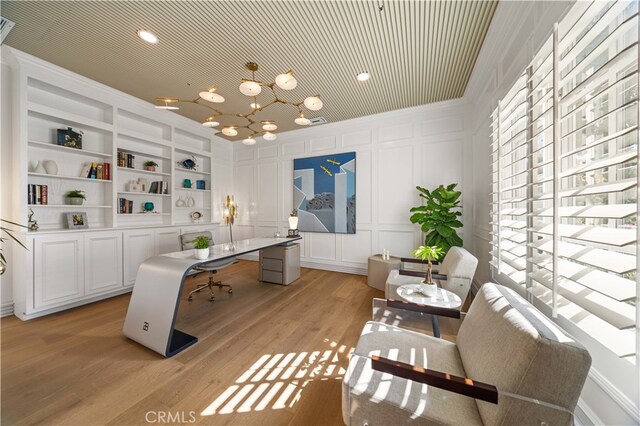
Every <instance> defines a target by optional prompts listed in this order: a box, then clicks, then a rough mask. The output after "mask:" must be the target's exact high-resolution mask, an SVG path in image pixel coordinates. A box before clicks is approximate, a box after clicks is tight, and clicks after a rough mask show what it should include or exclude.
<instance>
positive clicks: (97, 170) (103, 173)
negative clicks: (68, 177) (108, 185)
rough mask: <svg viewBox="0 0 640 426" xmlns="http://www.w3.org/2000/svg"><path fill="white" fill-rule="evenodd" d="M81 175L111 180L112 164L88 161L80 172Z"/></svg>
mask: <svg viewBox="0 0 640 426" xmlns="http://www.w3.org/2000/svg"><path fill="white" fill-rule="evenodd" d="M80 177H84V178H87V179H100V180H111V164H109V163H102V164H100V163H86V164H85V165H84V168H83V169H82V171H81V172H80Z"/></svg>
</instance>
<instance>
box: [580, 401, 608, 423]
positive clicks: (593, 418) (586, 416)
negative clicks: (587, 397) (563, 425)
mask: <svg viewBox="0 0 640 426" xmlns="http://www.w3.org/2000/svg"><path fill="white" fill-rule="evenodd" d="M574 414H575V419H574V424H576V425H578V426H595V425H603V424H604V422H603V421H602V420H600V418H599V417H598V416H597V415H596V413H594V411H593V410H592V409H591V408H589V406H588V405H587V404H586V403H585V402H584V401H583V400H582V399H578V405H577V406H576V409H575V411H574Z"/></svg>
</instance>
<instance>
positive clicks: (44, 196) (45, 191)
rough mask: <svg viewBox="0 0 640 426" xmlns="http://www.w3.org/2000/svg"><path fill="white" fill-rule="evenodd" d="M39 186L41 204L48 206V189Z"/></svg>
mask: <svg viewBox="0 0 640 426" xmlns="http://www.w3.org/2000/svg"><path fill="white" fill-rule="evenodd" d="M40 186H41V189H40V192H41V195H42V200H41V201H42V202H41V204H43V205H47V204H49V187H48V186H47V185H40Z"/></svg>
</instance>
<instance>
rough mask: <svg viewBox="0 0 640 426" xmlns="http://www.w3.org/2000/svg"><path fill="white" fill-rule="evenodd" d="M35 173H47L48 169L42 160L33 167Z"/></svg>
mask: <svg viewBox="0 0 640 426" xmlns="http://www.w3.org/2000/svg"><path fill="white" fill-rule="evenodd" d="M33 171H34V173H42V174H46V173H47V170H46V169H45V168H44V165H43V164H42V161H38V164H36V168H35V169H33Z"/></svg>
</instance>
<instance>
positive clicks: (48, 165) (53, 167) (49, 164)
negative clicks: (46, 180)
mask: <svg viewBox="0 0 640 426" xmlns="http://www.w3.org/2000/svg"><path fill="white" fill-rule="evenodd" d="M42 166H43V167H44V170H45V172H46V173H47V174H48V175H57V174H58V165H57V164H56V162H55V161H53V160H44V161H43V162H42Z"/></svg>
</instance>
